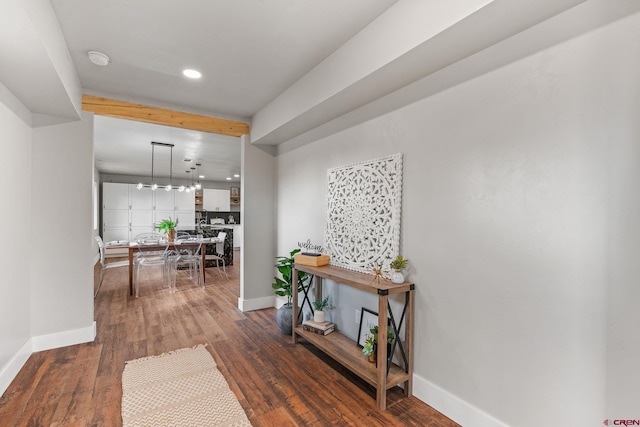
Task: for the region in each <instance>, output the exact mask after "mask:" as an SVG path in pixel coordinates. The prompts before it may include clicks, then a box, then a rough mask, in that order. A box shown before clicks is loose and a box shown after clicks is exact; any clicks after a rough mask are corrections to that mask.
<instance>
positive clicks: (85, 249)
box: [29, 113, 95, 350]
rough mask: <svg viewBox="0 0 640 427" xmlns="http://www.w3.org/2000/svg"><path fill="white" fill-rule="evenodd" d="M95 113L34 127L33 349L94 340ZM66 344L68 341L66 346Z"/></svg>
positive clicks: (32, 212) (31, 248)
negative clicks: (58, 123)
mask: <svg viewBox="0 0 640 427" xmlns="http://www.w3.org/2000/svg"><path fill="white" fill-rule="evenodd" d="M92 141H93V115H92V114H87V113H85V114H83V120H82V121H77V122H73V123H66V124H60V125H54V126H47V127H40V128H37V129H34V130H33V153H32V181H33V182H34V183H38V185H34V186H33V189H32V198H31V200H32V207H33V209H32V210H31V212H30V213H31V214H32V216H31V224H30V226H29V228H30V230H31V232H32V235H33V237H34V238H33V239H32V241H31V247H30V251H31V252H30V253H33V254H39V255H40V256H37V257H33V258H32V259H31V260H30V270H31V291H32V295H31V334H32V336H33V337H34V339H35V343H34V349H36V350H43V349H45V348H51V347H56V346H60V345H69V343H68V342H69V341H70V342H72V343H77V342H84V341H91V340H93V336H92V332H95V331H94V326H93V325H94V322H93V261H94V252H93V249H92V248H93V237H92V236H93V221H92V212H93V209H92V197H91V191H92V178H93V143H92ZM60 334H62V335H60ZM65 342H67V343H66V344H65Z"/></svg>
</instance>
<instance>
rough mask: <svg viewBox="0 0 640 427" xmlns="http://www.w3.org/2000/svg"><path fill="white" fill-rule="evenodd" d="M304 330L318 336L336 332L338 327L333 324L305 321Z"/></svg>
mask: <svg viewBox="0 0 640 427" xmlns="http://www.w3.org/2000/svg"><path fill="white" fill-rule="evenodd" d="M302 329H304V330H305V331H309V332H313V333H314V334H318V335H327V334H330V333H331V332H333V331H335V329H336V325H335V324H334V323H331V322H314V321H313V320H305V321H304V322H303V323H302Z"/></svg>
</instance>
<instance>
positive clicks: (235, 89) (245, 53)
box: [52, 0, 397, 180]
mask: <svg viewBox="0 0 640 427" xmlns="http://www.w3.org/2000/svg"><path fill="white" fill-rule="evenodd" d="M396 1H397V0H349V1H346V2H345V1H343V0H322V1H303V0H233V1H231V0H181V1H175V0H153V1H151V0H135V1H132V0H109V1H102V2H93V1H86V0H52V5H53V8H54V11H55V13H56V16H57V19H58V21H59V24H60V27H61V29H62V33H63V36H64V39H65V41H66V43H67V46H68V49H69V52H70V54H71V59H72V60H73V63H74V65H75V68H76V70H77V73H78V76H79V78H80V82H81V84H82V87H83V92H85V93H89V94H95V95H104V96H108V97H112V98H115V99H122V100H128V101H131V102H138V103H146V104H148V105H156V106H161V107H162V106H166V107H170V108H174V109H176V110H181V111H186V112H193V113H198V114H205V115H210V116H215V117H222V118H230V119H235V120H241V121H249V120H250V119H251V117H252V116H253V115H254V114H255V113H256V112H257V111H259V110H260V109H261V108H262V107H264V106H265V105H266V104H267V103H269V102H270V101H272V100H273V99H274V98H275V97H277V96H278V95H279V94H280V93H282V92H283V91H284V90H286V89H287V88H288V87H289V86H291V85H292V84H293V83H294V82H296V81H297V80H298V79H299V78H300V77H301V76H303V75H304V74H306V73H307V72H308V71H309V70H311V69H312V68H313V67H315V66H316V65H317V64H318V63H320V62H321V61H322V60H323V59H325V58H326V57H327V56H328V55H329V54H331V53H332V52H333V51H334V50H336V49H337V48H338V47H340V46H341V45H343V44H344V43H345V42H346V41H347V40H349V39H350V38H351V37H353V36H354V35H355V34H357V33H358V32H359V31H360V30H361V29H362V28H364V27H365V26H366V25H367V24H369V23H370V22H371V21H373V20H374V19H375V18H376V17H377V16H378V15H380V14H381V13H383V12H384V11H385V10H386V9H388V8H389V7H390V6H391V5H392V4H394V3H396ZM90 50H97V51H100V52H103V53H105V54H107V55H108V56H109V57H110V64H109V65H108V66H107V67H100V66H97V65H94V64H93V63H91V62H90V61H89V59H88V56H87V52H88V51H90ZM183 68H195V69H198V70H199V71H201V72H202V74H203V77H202V79H200V80H189V79H187V78H185V77H183V76H182V74H181V72H182V69H183ZM152 140H153V141H158V142H169V143H174V144H176V147H175V149H174V150H175V151H174V159H175V157H176V154H177V156H178V157H179V158H181V157H183V156H185V155H187V154H188V155H189V156H191V157H193V158H197V159H200V160H202V162H203V165H206V166H205V167H206V168H207V169H206V175H207V180H209V177H211V178H212V179H214V180H218V179H224V178H226V176H227V175H228V174H230V173H232V172H236V171H238V170H239V164H240V150H239V143H238V139H237V138H226V137H220V136H216V135H211V134H204V133H201V132H191V131H181V130H178V129H173V128H168V127H165V126H154V125H143V124H139V123H135V124H134V123H132V122H128V121H123V120H117V119H105V118H97V120H96V130H95V153H96V160H97V167H98V170H100V171H101V172H103V173H117V174H134V175H140V174H141V172H142V171H144V170H146V169H150V157H151V146H150V141H152ZM233 140H235V142H236V143H235V146H234V144H233ZM183 150H184V152H185V153H187V154H183V153H182V151H183ZM178 153H179V154H178ZM167 164H168V163H167ZM174 166H176V167H177V166H178V165H176V162H175V161H174ZM174 170H175V169H174ZM178 170H182V174H183V175H184V168H178ZM148 172H149V174H150V170H149V171H148ZM167 173H168V172H167Z"/></svg>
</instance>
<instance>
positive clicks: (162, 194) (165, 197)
mask: <svg viewBox="0 0 640 427" xmlns="http://www.w3.org/2000/svg"><path fill="white" fill-rule="evenodd" d="M152 193H153V209H154V210H156V211H173V210H175V206H176V199H175V197H174V191H173V190H171V191H165V190H156V191H153V192H152Z"/></svg>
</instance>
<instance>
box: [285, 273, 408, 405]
mask: <svg viewBox="0 0 640 427" xmlns="http://www.w3.org/2000/svg"><path fill="white" fill-rule="evenodd" d="M298 271H304V272H306V273H309V274H311V275H313V277H314V280H315V285H316V286H315V298H316V299H318V298H319V299H322V279H323V278H325V279H329V280H333V281H335V282H337V283H340V284H343V285H347V286H351V287H354V288H357V289H361V290H363V291H365V292H369V293H372V294H377V295H378V336H379V337H386V336H387V329H388V328H387V324H388V323H390V325H391V328H392V331H393V332H394V334H395V337H396V338H395V342H394V343H392V349H395V348H396V346H397V348H399V349H400V352H401V355H402V360H401V362H399V363H401V364H403V365H404V366H398V365H396V364H395V363H392V362H391V361H389V362H388V366H387V363H385V361H386V360H387V356H388V355H387V346H386V345H379V346H378V354H377V359H378V363H377V365H378V366H377V367H376V364H374V363H371V362H369V361H368V360H367V357H366V356H365V355H364V354H362V350H361V349H360V347H358V345H357V344H356V343H355V342H354V341H353V340H351V339H350V338H348V337H346V336H345V335H343V334H341V333H340V332H337V331H336V332H333V333H331V334H328V335H318V334H314V333H312V332H307V331H305V330H304V329H303V328H302V326H301V325H299V323H298V317H299V316H298V311H299V309H298V289H297V288H298V287H297V286H293V289H292V291H293V331H292V339H293V343H294V344H296V343H297V342H298V337H303V338H304V339H305V340H307V341H309V342H310V343H311V344H313V345H315V346H316V347H317V348H319V349H320V350H322V351H324V352H325V353H326V354H327V355H329V356H331V357H332V358H333V359H335V360H336V361H337V362H339V363H340V364H342V365H343V366H344V367H345V368H347V369H349V370H350V371H351V372H353V373H354V374H356V375H358V376H359V377H360V378H362V379H363V380H365V381H366V382H367V383H369V384H371V385H372V386H373V387H375V388H376V404H377V407H378V409H380V410H381V411H384V410H385V409H386V407H387V390H388V389H390V388H391V387H394V386H396V385H399V384H404V394H405V396H407V397H408V396H411V394H412V392H413V390H412V389H413V310H414V289H415V286H414V284H413V283H409V282H405V283H401V284H394V283H391V282H390V281H389V280H383V279H382V278H379V279H374V276H373V275H369V274H363V273H358V272H355V271H351V270H346V269H344V268H340V267H334V266H331V265H325V266H322V267H312V266H307V265H299V264H296V265H295V266H294V269H293V283H298ZM393 294H404V295H405V304H404V308H403V310H402V314H401V316H400V319H399V320H396V318H395V317H394V315H393V312H392V310H391V306H390V305H389V295H393ZM389 321H390V322H389ZM405 321H406V323H405V324H404V344H403V343H402V342H401V340H400V336H399V331H400V329H401V327H402V326H403V322H405Z"/></svg>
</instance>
